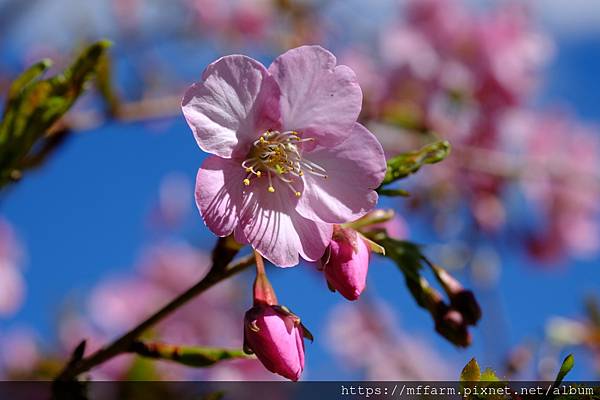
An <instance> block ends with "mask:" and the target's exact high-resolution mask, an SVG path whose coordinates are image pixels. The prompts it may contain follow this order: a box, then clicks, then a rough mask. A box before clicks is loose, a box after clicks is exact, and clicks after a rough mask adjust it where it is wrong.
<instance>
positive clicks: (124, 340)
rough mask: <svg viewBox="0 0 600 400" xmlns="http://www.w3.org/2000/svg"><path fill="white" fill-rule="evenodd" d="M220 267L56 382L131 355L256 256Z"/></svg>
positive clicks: (217, 263) (74, 364)
mask: <svg viewBox="0 0 600 400" xmlns="http://www.w3.org/2000/svg"><path fill="white" fill-rule="evenodd" d="M225 240H228V239H227V238H224V239H220V240H219V243H223V241H225ZM218 248H219V245H218V246H217V249H218ZM230 250H231V252H233V250H232V249H230ZM231 252H230V254H226V255H224V258H228V257H229V256H231ZM235 253H237V250H235ZM235 253H234V255H235ZM234 255H232V256H231V258H233V256H234ZM226 262H227V261H226ZM220 264H223V262H222V261H215V262H214V263H213V267H212V268H211V270H210V271H209V273H208V274H207V275H206V276H205V277H204V278H203V279H202V280H201V281H199V282H198V283H196V284H195V285H194V286H192V287H191V288H189V289H188V290H187V291H185V292H184V293H182V294H180V295H179V296H177V297H176V298H175V299H173V300H172V301H171V302H170V303H168V304H167V305H165V306H164V307H163V308H161V309H160V310H158V311H157V312H156V313H154V314H153V315H151V316H150V317H148V318H147V319H146V320H145V321H143V322H141V323H140V324H139V325H137V326H136V327H135V328H133V329H132V330H130V331H129V332H127V333H125V334H124V335H123V336H121V337H120V338H118V339H116V340H115V341H114V342H112V343H111V344H109V345H107V346H105V347H103V348H101V349H100V350H98V351H96V352H95V353H94V354H92V355H90V356H89V357H85V358H83V359H81V360H80V361H75V362H70V363H69V364H67V366H66V367H65V369H64V370H63V371H62V372H61V373H60V375H58V376H57V377H56V379H55V381H57V382H65V381H72V380H74V379H75V378H76V377H77V376H78V375H80V374H82V373H84V372H87V371H89V370H90V369H92V368H94V367H96V366H98V365H100V364H102V363H104V362H105V361H108V360H110V359H111V358H113V357H115V356H117V355H119V354H122V353H126V352H128V351H129V350H130V348H131V345H132V343H133V342H134V341H135V340H136V339H137V338H138V337H139V336H140V335H141V334H143V333H144V331H146V330H147V329H148V328H150V327H152V326H153V325H155V324H156V323H158V322H159V321H161V320H162V319H163V318H165V317H166V316H168V315H169V314H171V313H172V312H173V311H175V310H177V309H178V308H179V307H181V306H183V305H184V304H186V303H187V302H188V301H190V300H192V299H193V298H194V297H196V296H198V295H199V294H201V293H203V292H204V291H206V290H207V289H209V288H211V287H213V286H214V285H216V284H217V283H219V282H221V281H223V280H225V279H227V278H229V277H231V276H233V275H235V274H237V273H238V272H240V271H242V270H244V269H245V268H246V267H248V266H250V265H252V264H254V255H249V256H246V257H244V258H242V259H240V260H239V261H237V262H236V263H234V264H233V265H230V266H228V267H226V268H222V267H221V265H220Z"/></svg>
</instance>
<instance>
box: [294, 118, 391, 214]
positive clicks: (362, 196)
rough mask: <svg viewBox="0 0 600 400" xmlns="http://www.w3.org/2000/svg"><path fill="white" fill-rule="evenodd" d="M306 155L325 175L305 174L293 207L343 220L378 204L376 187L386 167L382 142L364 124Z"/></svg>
mask: <svg viewBox="0 0 600 400" xmlns="http://www.w3.org/2000/svg"><path fill="white" fill-rule="evenodd" d="M305 158H306V159H308V160H310V161H312V162H314V163H316V164H318V165H320V166H321V167H323V168H324V169H325V171H327V178H323V177H320V176H316V175H312V174H310V173H305V174H304V191H303V192H302V196H301V197H300V200H299V202H298V206H297V208H296V210H297V211H298V213H300V215H302V216H303V217H305V218H308V219H311V220H314V221H321V222H328V223H337V224H339V223H344V222H348V221H353V220H355V219H357V218H360V217H361V216H363V215H364V214H365V213H366V212H368V211H369V210H371V209H372V208H373V207H374V206H375V204H376V203H377V197H378V196H377V193H376V192H375V191H374V190H373V189H376V188H377V187H378V186H379V185H380V184H381V181H382V180H383V177H384V175H385V170H386V162H385V157H384V155H383V149H382V148H381V145H380V144H379V142H378V141H377V139H376V138H375V136H373V134H372V133H371V132H369V131H368V130H367V129H366V128H365V127H364V126H362V125H360V124H355V125H354V128H353V129H352V131H351V132H350V136H348V139H346V140H345V141H344V142H342V143H340V144H339V145H337V146H335V148H330V147H318V148H316V149H315V150H314V151H312V152H310V153H308V154H305Z"/></svg>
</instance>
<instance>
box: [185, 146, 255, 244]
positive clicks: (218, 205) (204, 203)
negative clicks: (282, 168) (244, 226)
mask: <svg viewBox="0 0 600 400" xmlns="http://www.w3.org/2000/svg"><path fill="white" fill-rule="evenodd" d="M245 177H246V172H245V171H244V169H243V168H242V167H241V165H240V164H239V163H238V162H237V161H234V160H231V159H225V158H221V157H216V156H209V157H208V158H207V159H206V160H204V162H203V163H202V166H201V167H200V169H199V170H198V175H197V177H196V204H197V205H198V209H199V210H200V215H202V218H203V219H204V223H205V224H206V226H208V228H209V229H210V230H211V231H213V232H214V233H215V234H216V235H218V236H227V235H229V234H231V232H232V231H233V229H234V228H235V227H236V225H237V224H238V222H239V220H238V212H239V210H240V206H241V204H242V197H243V188H244V184H243V180H244V178H245Z"/></svg>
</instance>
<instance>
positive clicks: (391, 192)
mask: <svg viewBox="0 0 600 400" xmlns="http://www.w3.org/2000/svg"><path fill="white" fill-rule="evenodd" d="M377 193H379V194H380V195H381V196H388V197H410V192H408V191H406V190H404V189H383V188H379V189H377Z"/></svg>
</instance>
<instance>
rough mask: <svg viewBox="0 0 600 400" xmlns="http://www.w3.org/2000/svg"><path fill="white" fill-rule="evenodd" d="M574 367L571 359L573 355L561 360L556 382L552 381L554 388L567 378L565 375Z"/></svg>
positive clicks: (573, 359)
mask: <svg viewBox="0 0 600 400" xmlns="http://www.w3.org/2000/svg"><path fill="white" fill-rule="evenodd" d="M574 365H575V358H574V357H573V354H569V355H568V356H567V357H566V358H565V359H564V360H563V363H562V365H561V366H560V370H559V371H558V374H557V375H556V380H555V381H554V386H558V385H560V384H561V382H562V381H563V379H565V376H567V374H568V373H569V372H570V371H571V370H572V369H573V366H574Z"/></svg>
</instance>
